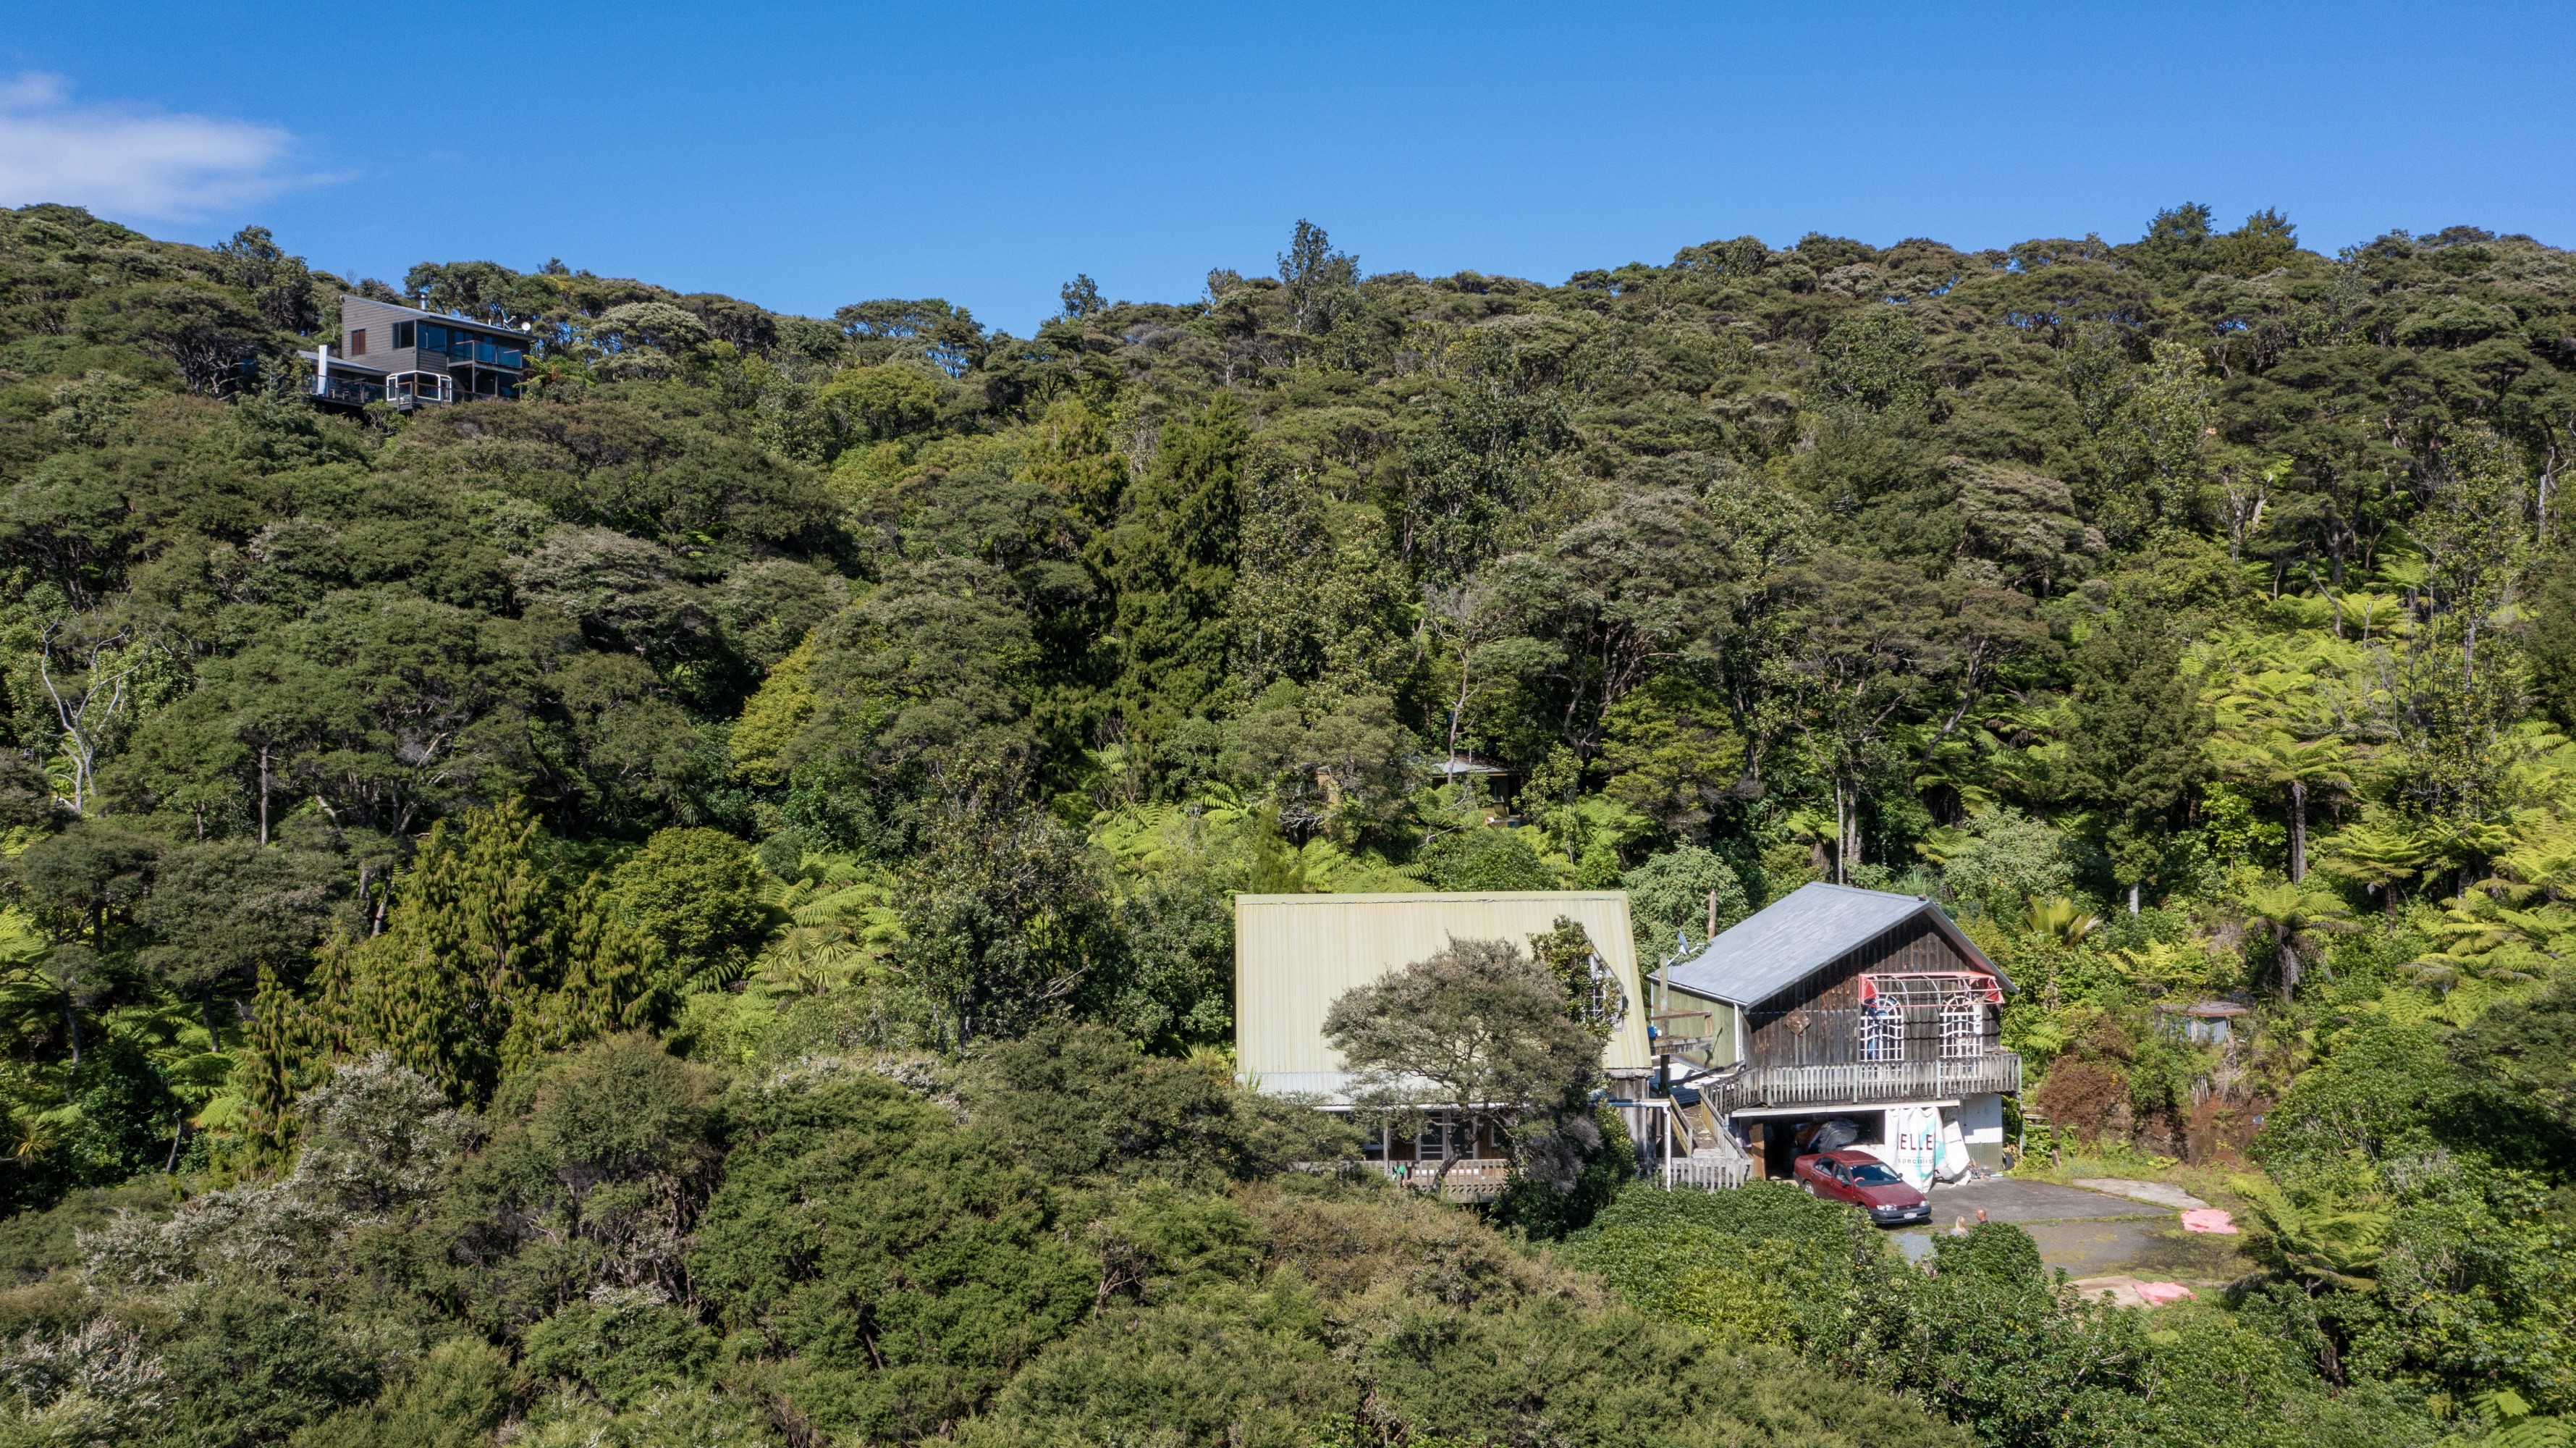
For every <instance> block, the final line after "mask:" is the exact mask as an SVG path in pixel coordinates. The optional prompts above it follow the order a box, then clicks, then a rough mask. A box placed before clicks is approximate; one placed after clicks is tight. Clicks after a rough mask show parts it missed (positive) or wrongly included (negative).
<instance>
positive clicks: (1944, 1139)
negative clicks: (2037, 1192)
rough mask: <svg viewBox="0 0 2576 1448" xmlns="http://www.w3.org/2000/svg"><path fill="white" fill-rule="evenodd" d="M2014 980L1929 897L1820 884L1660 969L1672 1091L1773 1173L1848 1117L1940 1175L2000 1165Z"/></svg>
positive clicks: (2015, 1065)
mask: <svg viewBox="0 0 2576 1448" xmlns="http://www.w3.org/2000/svg"><path fill="white" fill-rule="evenodd" d="M2011 989H2012V982H2011V981H2010V980H2008V979H2006V978H2005V976H2004V974H2003V972H2002V971H2001V970H1998V969H1997V968H1996V967H1995V964H1994V962H1993V961H1991V960H1988V959H1987V958H1986V956H1985V953H1984V952H1983V951H1981V950H1979V949H1978V948H1977V947H1976V944H1975V942H1973V941H1971V940H1969V939H1968V937H1967V936H1966V935H1965V934H1964V933H1963V932H1961V931H1960V929H1959V927H1958V926H1957V925H1956V924H1955V923H1953V922H1952V921H1951V920H1950V918H1949V916H1947V915H1946V914H1944V913H1943V912H1942V911H1941V909H1940V907H1939V906H1937V905H1934V904H1933V903H1932V902H1930V901H1929V900H1926V899H1924V898H1922V897H1920V896H1915V895H1897V894H1890V893H1888V892H1886V891H1880V890H1860V889H1854V888H1851V887H1849V886H1843V885H1827V884H1813V885H1807V886H1804V887H1802V888H1800V889H1798V890H1796V891H1793V892H1791V893H1790V894H1789V895H1787V896H1786V897H1784V898H1782V899H1780V900H1778V901H1776V902H1774V903H1773V904H1771V905H1770V906H1769V907H1767V908H1765V909H1763V910H1762V911H1760V912H1758V913H1756V914H1755V915H1754V916H1752V917H1751V918H1750V919H1747V920H1745V921H1743V922H1742V923H1741V924H1738V925H1736V926H1735V927H1733V928H1732V929H1729V930H1726V931H1723V932H1721V933H1720V934H1719V935H1718V936H1717V937H1716V938H1715V939H1713V940H1711V941H1709V942H1708V944H1707V945H1705V946H1703V947H1702V948H1701V949H1700V950H1698V951H1697V952H1696V953H1693V954H1692V955H1690V956H1689V957H1688V958H1686V959H1682V960H1677V961H1675V962H1673V963H1672V964H1670V965H1668V966H1667V967H1665V969H1664V970H1663V971H1662V972H1660V973H1659V977H1658V989H1657V994H1658V996H1659V997H1660V1004H1659V1009H1658V1011H1657V1013H1656V1016H1655V1021H1656V1026H1657V1032H1658V1037H1657V1044H1658V1047H1659V1054H1660V1055H1661V1056H1662V1057H1663V1058H1664V1059H1665V1061H1666V1062H1667V1079H1668V1080H1669V1081H1671V1082H1672V1083H1673V1086H1672V1090H1673V1092H1674V1094H1675V1095H1676V1096H1681V1097H1686V1098H1689V1099H1690V1100H1691V1101H1692V1103H1693V1105H1694V1106H1695V1107H1696V1109H1697V1110H1698V1111H1700V1112H1702V1113H1704V1114H1705V1115H1706V1117H1707V1118H1708V1119H1709V1120H1710V1122H1711V1124H1712V1125H1722V1128H1723V1129H1725V1130H1727V1131H1729V1132H1730V1133H1731V1134H1732V1135H1733V1136H1734V1137H1735V1139H1736V1140H1737V1141H1739V1142H1742V1143H1744V1144H1745V1145H1746V1147H1747V1148H1748V1149H1749V1150H1750V1151H1751V1152H1752V1154H1753V1155H1754V1156H1755V1157H1756V1158H1757V1159H1760V1160H1762V1161H1763V1162H1764V1163H1765V1166H1766V1169H1768V1170H1769V1171H1770V1173H1771V1174H1773V1175H1785V1174H1786V1171H1787V1166H1788V1162H1789V1160H1790V1159H1792V1158H1793V1157H1794V1156H1795V1155H1796V1154H1797V1153H1798V1152H1799V1151H1801V1150H1804V1149H1806V1146H1807V1144H1808V1142H1809V1141H1811V1140H1812V1130H1811V1129H1812V1128H1813V1127H1815V1126H1817V1125H1818V1124H1819V1123H1822V1122H1826V1121H1831V1120H1834V1119H1837V1118H1840V1119H1843V1120H1846V1121H1849V1122H1850V1123H1852V1125H1853V1126H1854V1127H1855V1128H1856V1129H1858V1130H1859V1131H1860V1132H1861V1133H1862V1135H1861V1138H1860V1140H1859V1141H1858V1142H1856V1143H1855V1144H1856V1145H1858V1146H1859V1147H1861V1148H1862V1149H1864V1150H1869V1151H1873V1152H1877V1153H1878V1154H1880V1155H1881V1156H1883V1157H1886V1158H1887V1159H1888V1160H1889V1161H1890V1162H1891V1164H1892V1165H1895V1166H1896V1167H1897V1168H1898V1169H1899V1170H1900V1171H1904V1172H1905V1173H1906V1174H1907V1175H1908V1176H1909V1177H1918V1178H1923V1179H1931V1178H1937V1177H1942V1176H1947V1175H1953V1174H1955V1173H1956V1171H1958V1170H1962V1169H1965V1167H1966V1165H1967V1163H1969V1162H1971V1161H1973V1162H1976V1163H1978V1164H1980V1165H1983V1166H1985V1167H1987V1168H1989V1169H1991V1168H1993V1167H1996V1166H1999V1165H2000V1164H2001V1153H2002V1146H2003V1134H2002V1104H2001V1103H2002V1098H2003V1097H2004V1096H2005V1095H2008V1094H2011V1093H2014V1092H2018V1091H2019V1090H2020V1089H2021V1058H2020V1057H2019V1056H2017V1055H2015V1054H2014V1053H2012V1052H2010V1051H2007V1050H2005V1049H2004V1048H2003V1044H2002V1040H2001V1036H2000V1027H2001V1015H2002V1006H2003V1001H2004V997H2005V995H2006V994H2007V993H2008V992H2009V991H2010V990H2011Z"/></svg>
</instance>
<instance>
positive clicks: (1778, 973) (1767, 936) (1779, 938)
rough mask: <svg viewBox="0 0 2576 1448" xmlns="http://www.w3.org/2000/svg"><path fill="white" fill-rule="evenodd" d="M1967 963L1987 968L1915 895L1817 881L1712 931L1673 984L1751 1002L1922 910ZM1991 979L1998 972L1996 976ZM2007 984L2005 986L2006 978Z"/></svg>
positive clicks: (1679, 969) (1964, 939)
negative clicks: (1715, 933) (1728, 926)
mask: <svg viewBox="0 0 2576 1448" xmlns="http://www.w3.org/2000/svg"><path fill="white" fill-rule="evenodd" d="M1927 910H1928V911H1930V912H1932V917H1933V923H1934V925H1935V926H1936V927H1937V928H1938V929H1939V930H1940V931H1941V933H1942V934H1944V935H1946V936H1948V937H1949V939H1950V943H1951V944H1953V945H1955V946H1957V947H1959V949H1960V950H1961V952H1962V953H1964V954H1965V955H1966V956H1967V957H1968V958H1969V959H1970V960H1973V961H1975V962H1977V963H1978V964H1980V965H1984V966H1987V968H1989V969H1992V965H1991V963H1990V962H1988V961H1987V960H1986V958H1985V956H1984V954H1983V953H1981V952H1980V951H1978V949H1977V948H1976V947H1975V946H1974V945H1971V944H1969V943H1968V939H1967V937H1966V936H1964V935H1961V934H1960V933H1959V930H1958V927H1957V926H1955V925H1952V924H1951V923H1950V917H1948V916H1947V915H1944V914H1942V913H1941V908H1940V907H1939V906H1937V905H1934V904H1933V903H1931V902H1930V901H1928V900H1926V899H1924V898H1923V897H1922V896H1920V895H1893V894H1890V893H1888V892H1887V891H1884V890H1862V889H1857V888H1855V887H1853V886H1850V885H1828V884H1825V883H1824V882H1822V881H1818V882H1817V883H1815V884H1812V885H1801V886H1799V887H1798V888H1797V889H1795V890H1792V891H1790V892H1789V893H1788V894H1787V895H1786V896H1784V897H1782V898H1781V899H1778V900H1775V901H1773V902H1772V903H1771V904H1769V905H1767V906H1764V907H1763V908H1762V909H1761V910H1758V911H1756V912H1754V914H1753V916H1752V918H1751V919H1748V920H1745V921H1744V922H1742V923H1741V924H1738V925H1736V926H1735V927H1733V928H1732V929H1728V930H1722V931H1720V932H1718V936H1717V938H1716V939H1715V940H1712V941H1710V942H1709V943H1708V944H1707V945H1705V946H1703V947H1701V949H1700V952H1699V954H1697V955H1694V956H1692V957H1691V958H1690V959H1688V960H1685V961H1682V962H1680V963H1678V964H1676V965H1675V966H1674V967H1673V970H1672V982H1673V984H1674V985H1677V986H1679V987H1681V988H1682V989H1683V990H1686V991H1689V992H1691V993H1692V994H1694V995H1702V996H1706V997H1708V998H1710V999H1711V1000H1721V1001H1726V1002H1728V1003H1729V1004H1732V1005H1739V1006H1750V1005H1756V1004H1759V1003H1760V1002H1762V1001H1763V1000H1766V999H1768V998H1769V997H1771V996H1773V995H1776V994H1778V993H1779V992H1781V991H1782V990H1785V989H1787V988H1788V987H1790V986H1793V985H1795V984H1797V983H1798V982H1799V981H1801V980H1803V979H1805V978H1806V977H1807V976H1808V975H1810V974H1812V973H1814V972H1815V971H1817V970H1820V969H1822V968H1823V967H1825V966H1826V965H1829V964H1831V963H1832V962H1833V961H1834V959H1835V958H1836V957H1838V956H1840V955H1841V954H1843V952H1845V951H1847V950H1851V949H1853V948H1855V947H1857V946H1860V945H1864V944H1866V943H1868V942H1869V941H1871V940H1873V939H1875V938H1876V937H1878V936H1880V935H1884V934H1886V933H1887V932H1888V931H1889V930H1892V929H1894V928H1895V927H1897V926H1899V925H1902V924H1904V923H1905V922H1906V921H1908V920H1911V919H1913V918H1914V917H1915V916H1917V915H1920V914H1922V913H1923V912H1925V911H1927ZM1996 976H1997V978H1998V979H2000V978H2001V977H2002V972H2001V971H1997V972H1996ZM2005 984H2006V986H2007V987H2009V986H2010V984H2011V982H2009V981H2006V982H2005Z"/></svg>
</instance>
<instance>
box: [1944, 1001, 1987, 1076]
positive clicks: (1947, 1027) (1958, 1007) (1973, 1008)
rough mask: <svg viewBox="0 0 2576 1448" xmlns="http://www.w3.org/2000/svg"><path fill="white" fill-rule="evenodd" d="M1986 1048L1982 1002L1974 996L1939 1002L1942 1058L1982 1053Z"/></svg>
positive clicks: (1946, 1059)
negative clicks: (1972, 997) (1973, 997)
mask: <svg viewBox="0 0 2576 1448" xmlns="http://www.w3.org/2000/svg"><path fill="white" fill-rule="evenodd" d="M1985 1050H1986V1007H1985V1003H1984V1002H1982V1001H1978V1000H1973V999H1960V1000H1950V1001H1944V1002H1942V1004H1941V1059H1943V1060H1945V1061H1955V1060H1957V1059H1959V1058H1960V1057H1962V1056H1981V1055H1984V1054H1985Z"/></svg>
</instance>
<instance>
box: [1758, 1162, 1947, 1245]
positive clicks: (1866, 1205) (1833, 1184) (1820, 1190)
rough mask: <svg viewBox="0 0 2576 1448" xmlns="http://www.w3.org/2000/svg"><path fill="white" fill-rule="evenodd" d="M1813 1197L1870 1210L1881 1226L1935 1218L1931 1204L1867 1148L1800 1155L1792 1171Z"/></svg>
mask: <svg viewBox="0 0 2576 1448" xmlns="http://www.w3.org/2000/svg"><path fill="white" fill-rule="evenodd" d="M1792 1176H1793V1177H1794V1179H1795V1180H1796V1181H1797V1183H1798V1185H1800V1186H1802V1187H1805V1188H1806V1189H1807V1195H1809V1196H1811V1197H1831V1198H1833V1199H1834V1200H1835V1201H1838V1202H1849V1203H1851V1204H1852V1205H1853V1206H1855V1207H1858V1208H1860V1209H1861V1210H1862V1211H1864V1212H1867V1213H1869V1219H1870V1220H1871V1221H1873V1222H1876V1223H1878V1224H1879V1225H1880V1226H1882V1227H1898V1226H1903V1225H1904V1224H1905V1223H1907V1222H1928V1221H1931V1220H1932V1204H1931V1203H1930V1202H1928V1201H1926V1200H1924V1197H1923V1194H1922V1193H1921V1192H1918V1191H1916V1190H1915V1189H1914V1188H1912V1187H1910V1186H1907V1185H1906V1184H1905V1178H1903V1177H1901V1176H1898V1175H1897V1174H1896V1171H1895V1169H1894V1168H1892V1167H1890V1166H1889V1165H1888V1164H1887V1163H1885V1162H1883V1161H1880V1160H1879V1159H1878V1158H1877V1157H1874V1156H1872V1155H1870V1154H1869V1153H1868V1152H1865V1151H1826V1152H1818V1153H1817V1154H1815V1155H1814V1156H1802V1157H1800V1158H1798V1165H1797V1167H1796V1168H1795V1169H1794V1171H1793V1172H1792Z"/></svg>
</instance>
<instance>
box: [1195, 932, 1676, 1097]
mask: <svg viewBox="0 0 2576 1448" xmlns="http://www.w3.org/2000/svg"><path fill="white" fill-rule="evenodd" d="M1559 916H1564V917H1566V918H1568V919H1571V920H1574V921H1576V922H1578V923H1580V924H1581V925H1582V926H1583V929H1584V933H1585V934H1587V935H1590V936H1591V937H1592V944H1593V948H1594V949H1596V950H1598V951H1599V952H1600V953H1601V959H1602V961H1603V963H1604V964H1605V965H1607V966H1608V967H1609V969H1610V971H1611V973H1612V975H1613V976H1615V977H1616V978H1617V979H1618V981H1619V983H1620V988H1621V989H1622V990H1623V991H1625V992H1626V993H1627V997H1628V1011H1627V1015H1626V1016H1625V1018H1624V1019H1622V1020H1621V1021H1620V1023H1619V1026H1618V1028H1617V1029H1616V1030H1615V1031H1613V1032H1612V1033H1611V1037H1610V1044H1609V1047H1608V1049H1607V1050H1606V1051H1605V1052H1604V1053H1603V1064H1604V1065H1606V1066H1607V1067H1609V1068H1610V1069H1612V1070H1614V1071H1615V1070H1644V1069H1648V1068H1650V1067H1651V1066H1652V1065H1653V1060H1652V1058H1651V1057H1650V1056H1649V1055H1648V1054H1647V1050H1646V1008H1645V1004H1644V998H1643V997H1642V996H1641V995H1640V994H1639V989H1640V987H1639V983H1638V979H1637V947H1636V937H1635V936H1634V935H1633V934H1632V933H1631V932H1630V930H1629V926H1628V896H1627V893H1626V892H1625V891H1620V890H1561V891H1560V890H1546V891H1509V892H1496V893H1491V894H1456V895H1237V896H1235V897H1234V1020H1235V1026H1234V1042H1235V1069H1236V1071H1237V1072H1238V1074H1240V1075H1241V1076H1242V1077H1243V1079H1244V1080H1246V1081H1247V1082H1255V1083H1257V1084H1259V1085H1261V1086H1263V1087H1264V1088H1266V1089H1270V1090H1281V1091H1289V1090H1294V1091H1318V1092H1323V1093H1326V1094H1332V1095H1338V1094H1339V1085H1340V1077H1341V1076H1342V1074H1343V1072H1344V1070H1345V1067H1344V1065H1343V1063H1342V1059H1341V1056H1340V1055H1339V1054H1338V1053H1337V1052H1335V1051H1334V1050H1333V1048H1332V1047H1331V1046H1329V1045H1327V1044H1325V1042H1324V1012H1325V1011H1326V1010H1328V1009H1330V1008H1331V1006H1332V1004H1333V1001H1334V1000H1335V999H1336V998H1337V997H1339V996H1340V995H1341V994H1342V993H1343V992H1344V991H1347V990H1349V989H1351V988H1352V987H1354V986H1362V985H1368V984H1371V983H1373V982H1374V981H1376V980H1377V979H1378V978H1379V977H1380V976H1383V975H1386V974H1387V973H1389V972H1391V971H1397V970H1402V969H1403V968H1404V967H1406V966H1408V965H1411V964H1412V963H1413V962H1415V961H1417V960H1421V959H1423V958H1424V957H1426V956H1430V955H1433V954H1436V953H1438V952H1439V951H1440V950H1442V949H1443V948H1445V947H1446V946H1447V945H1448V944H1449V942H1450V941H1452V940H1508V941H1510V942H1511V943H1512V944H1514V945H1516V946H1518V947H1520V948H1521V949H1522V950H1527V949H1529V940H1530V937H1531V936H1533V935H1544V934H1546V933H1547V932H1548V931H1549V930H1551V929H1554V928H1555V925H1556V921H1557V917H1559Z"/></svg>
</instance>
